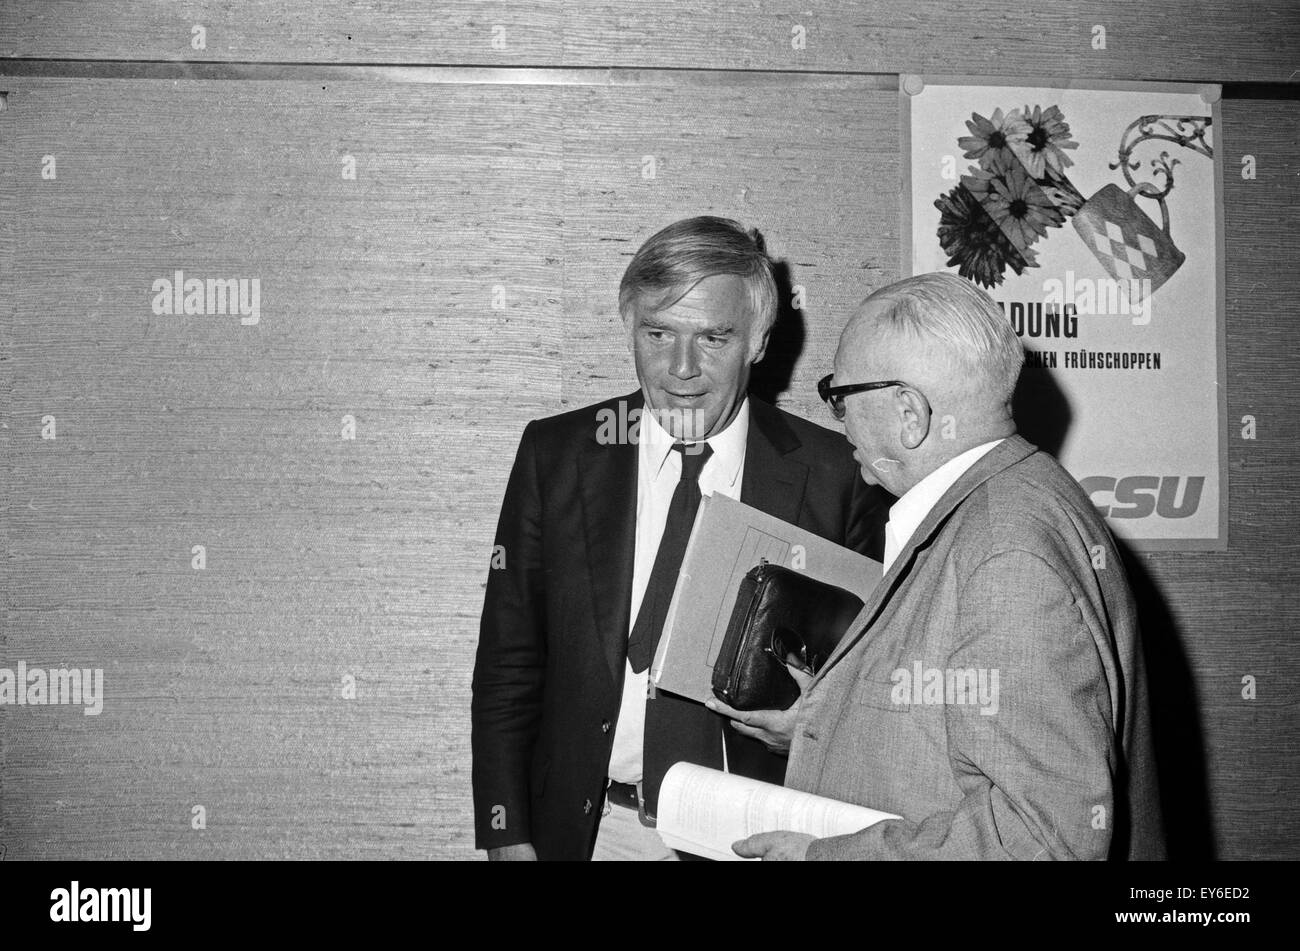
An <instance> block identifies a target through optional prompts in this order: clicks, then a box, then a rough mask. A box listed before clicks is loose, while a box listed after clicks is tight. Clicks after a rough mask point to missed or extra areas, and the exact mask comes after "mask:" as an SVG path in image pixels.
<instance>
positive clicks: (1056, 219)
mask: <svg viewBox="0 0 1300 951" xmlns="http://www.w3.org/2000/svg"><path fill="white" fill-rule="evenodd" d="M966 128H967V129H968V130H969V131H970V135H964V136H962V137H961V138H959V139H958V140H957V145H958V147H959V148H961V149H962V152H963V157H965V158H967V159H973V160H975V161H977V162H979V165H978V166H974V165H972V166H970V168H969V169H968V174H966V175H963V176H962V179H961V184H960V185H958V186H957V187H956V188H954V189H952V190H951V191H950V192H948V193H947V194H946V195H942V196H940V197H939V198H938V199H937V200H936V201H935V203H934V205H935V207H936V208H937V209H938V210H939V229H938V237H939V244H940V246H941V247H942V248H943V250H944V253H945V254H947V255H948V266H949V267H956V268H957V269H958V273H959V274H961V275H962V276H963V277H966V278H969V279H970V280H972V281H975V282H976V283H978V284H980V285H982V286H984V287H993V286H994V285H995V284H1001V283H1002V280H1003V275H1004V274H1005V272H1006V269H1007V268H1008V267H1009V268H1011V269H1012V270H1013V271H1015V273H1017V274H1021V273H1023V272H1024V270H1025V268H1027V267H1037V266H1038V263H1037V261H1036V259H1035V255H1034V252H1033V250H1032V249H1031V245H1033V244H1034V243H1036V242H1037V241H1038V240H1039V239H1040V238H1044V237H1046V236H1047V229H1049V228H1059V227H1061V225H1062V224H1064V223H1065V219H1066V218H1067V217H1070V216H1072V215H1073V214H1074V213H1075V212H1076V211H1078V209H1079V206H1080V205H1082V204H1083V196H1082V195H1081V194H1080V193H1079V191H1078V189H1076V188H1075V187H1074V186H1073V185H1072V184H1071V183H1070V180H1069V179H1068V178H1066V176H1065V174H1064V171H1063V170H1064V169H1065V168H1067V167H1069V166H1070V165H1072V164H1074V163H1073V162H1072V161H1071V159H1070V157H1069V156H1068V155H1066V154H1065V153H1066V150H1068V149H1076V148H1078V147H1079V144H1078V143H1077V142H1075V141H1073V140H1072V139H1071V138H1070V126H1069V124H1068V123H1067V122H1066V121H1065V116H1064V115H1063V114H1062V113H1061V110H1060V109H1059V108H1058V107H1057V106H1049V107H1048V108H1047V109H1043V108H1042V107H1041V106H1034V107H1033V108H1032V109H1031V108H1030V107H1029V106H1028V105H1026V106H1025V107H1024V108H1023V109H1013V110H1012V111H1011V112H1008V113H1005V114H1004V113H1003V112H1002V109H1001V108H997V109H994V110H993V114H992V116H990V117H988V118H985V117H984V116H981V115H980V114H979V113H971V117H970V119H969V120H968V121H967V122H966Z"/></svg>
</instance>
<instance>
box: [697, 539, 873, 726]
mask: <svg viewBox="0 0 1300 951" xmlns="http://www.w3.org/2000/svg"><path fill="white" fill-rule="evenodd" d="M861 610H862V599H861V598H859V597H858V596H857V595H855V594H853V593H852V592H850V591H845V590H844V589H843V588H839V587H836V586H835V585H831V584H826V583H825V582H824V581H818V580H817V579H815V578H811V577H809V576H808V575H806V574H804V573H803V572H800V571H795V570H793V569H790V568H782V567H781V566H780V565H770V564H767V563H766V562H764V563H763V564H761V565H757V566H755V567H754V568H751V569H750V570H749V572H748V573H747V574H746V575H745V579H744V580H743V581H742V582H741V583H740V592H739V594H737V595H736V606H735V607H734V608H733V609H732V611H731V622H730V624H728V626H727V636H726V638H724V639H723V642H722V650H721V651H719V653H718V658H717V661H716V662H715V663H714V666H713V693H714V695H715V696H717V698H718V699H719V700H722V701H724V702H725V703H728V704H730V705H731V706H733V707H735V708H736V709H737V710H785V709H787V708H788V707H790V706H791V705H792V704H793V703H794V702H795V700H797V699H798V698H799V686H798V684H796V683H795V682H794V678H793V677H791V676H790V672H789V671H788V670H786V667H785V664H784V663H783V662H782V661H783V660H784V658H786V657H787V656H789V655H790V654H794V655H795V657H796V658H797V661H798V666H800V667H803V668H804V669H805V670H807V671H809V672H810V673H816V672H817V671H818V670H819V669H820V668H821V665H822V664H824V663H825V662H826V659H827V658H828V657H829V656H830V654H831V651H833V650H834V649H835V645H837V644H838V643H839V642H840V638H841V637H843V636H844V632H845V631H846V630H847V629H848V626H849V625H850V624H851V623H852V622H853V619H854V618H855V617H857V615H858V612H860V611H861Z"/></svg>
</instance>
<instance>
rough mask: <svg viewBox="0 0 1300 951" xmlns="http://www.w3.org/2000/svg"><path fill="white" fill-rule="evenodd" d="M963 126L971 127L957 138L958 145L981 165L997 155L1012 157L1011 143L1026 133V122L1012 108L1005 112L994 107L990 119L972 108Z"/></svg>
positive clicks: (997, 156)
mask: <svg viewBox="0 0 1300 951" xmlns="http://www.w3.org/2000/svg"><path fill="white" fill-rule="evenodd" d="M966 128H967V129H969V130H970V135H963V136H962V137H961V138H959V139H958V140H957V147H958V148H960V149H964V150H965V153H964V155H963V158H968V159H976V160H977V161H978V162H979V163H980V166H981V167H984V168H987V167H988V164H989V162H991V161H994V160H996V159H1002V160H1004V161H1009V160H1010V159H1012V158H1013V157H1014V152H1013V151H1012V147H1013V145H1014V143H1015V142H1016V141H1019V140H1023V139H1024V137H1025V136H1027V135H1028V134H1029V126H1028V125H1027V124H1026V123H1025V122H1024V120H1023V119H1021V118H1020V111H1019V110H1013V111H1011V112H1009V113H1007V114H1006V115H1005V116H1004V115H1003V114H1002V110H1001V109H994V110H993V116H992V118H989V119H985V118H984V117H983V116H982V115H980V114H979V113H978V112H972V113H971V114H970V118H969V119H968V120H967V121H966Z"/></svg>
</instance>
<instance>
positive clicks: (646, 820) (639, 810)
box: [636, 783, 655, 829]
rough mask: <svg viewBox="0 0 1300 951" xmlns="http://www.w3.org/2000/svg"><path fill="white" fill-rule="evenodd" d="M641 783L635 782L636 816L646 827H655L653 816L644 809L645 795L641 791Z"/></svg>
mask: <svg viewBox="0 0 1300 951" xmlns="http://www.w3.org/2000/svg"><path fill="white" fill-rule="evenodd" d="M641 789H642V786H641V783H637V784H636V818H637V821H638V822H640V823H641V824H642V825H643V826H645V827H646V828H647V829H653V828H654V827H655V817H654V816H652V815H649V814H648V813H647V812H646V811H645V796H644V795H643V794H642V792H641Z"/></svg>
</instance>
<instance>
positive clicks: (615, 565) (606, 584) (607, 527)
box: [578, 390, 645, 683]
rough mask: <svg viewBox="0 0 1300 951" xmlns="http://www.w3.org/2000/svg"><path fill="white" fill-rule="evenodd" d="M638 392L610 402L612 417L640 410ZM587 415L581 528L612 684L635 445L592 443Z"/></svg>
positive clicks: (624, 622)
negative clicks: (624, 407) (622, 406)
mask: <svg viewBox="0 0 1300 951" xmlns="http://www.w3.org/2000/svg"><path fill="white" fill-rule="evenodd" d="M644 401H645V397H644V396H643V394H642V393H641V391H640V390H637V391H636V392H635V393H629V394H628V395H627V396H624V397H620V398H619V399H618V400H615V401H614V402H613V407H614V412H615V413H619V415H620V416H622V413H620V412H619V404H620V403H626V405H627V411H628V413H631V411H632V410H634V409H636V410H640V409H641V407H642V406H643V405H644ZM597 425H598V421H597V419H596V417H595V416H594V415H593V417H592V423H591V438H590V440H588V441H587V442H586V443H584V445H583V449H582V452H581V454H580V457H579V459H578V479H579V482H580V484H581V495H582V516H583V527H584V530H585V532H586V540H587V573H588V583H589V584H590V591H591V592H592V598H591V601H592V608H593V611H594V612H595V615H596V632H597V636H598V637H599V638H600V642H601V649H602V651H603V652H604V654H605V661H606V663H607V664H608V665H609V672H610V674H611V676H613V678H614V682H615V683H618V682H619V681H620V678H621V677H622V673H623V664H624V661H625V660H626V658H627V636H628V630H629V628H630V627H631V613H632V563H633V559H634V558H635V555H636V491H637V460H638V453H637V443H635V442H633V441H632V440H631V439H628V438H623V436H624V433H623V432H622V429H621V427H620V431H619V438H618V439H617V440H615V441H614V442H612V443H607V444H602V443H600V442H598V441H597V438H596V433H597Z"/></svg>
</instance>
